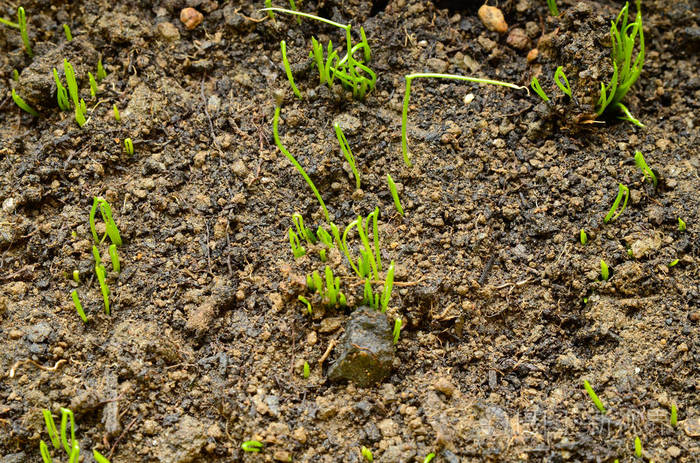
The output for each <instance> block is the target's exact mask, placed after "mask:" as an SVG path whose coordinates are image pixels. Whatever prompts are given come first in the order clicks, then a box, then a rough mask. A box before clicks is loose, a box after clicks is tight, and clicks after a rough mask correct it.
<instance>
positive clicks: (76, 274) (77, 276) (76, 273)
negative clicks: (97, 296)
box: [73, 270, 80, 283]
mask: <svg viewBox="0 0 700 463" xmlns="http://www.w3.org/2000/svg"><path fill="white" fill-rule="evenodd" d="M73 281H75V282H76V283H80V272H79V271H78V270H73Z"/></svg>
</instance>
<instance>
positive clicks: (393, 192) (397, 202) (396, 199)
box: [386, 174, 403, 216]
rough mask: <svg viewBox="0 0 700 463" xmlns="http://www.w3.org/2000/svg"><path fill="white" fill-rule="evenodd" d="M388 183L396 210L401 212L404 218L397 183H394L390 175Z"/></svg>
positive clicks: (387, 176) (387, 178)
mask: <svg viewBox="0 0 700 463" xmlns="http://www.w3.org/2000/svg"><path fill="white" fill-rule="evenodd" d="M386 181H387V183H388V184H389V192H390V193H391V197H392V199H393V200H394V206H396V210H397V211H399V214H401V216H403V207H401V201H400V200H399V193H398V192H397V191H396V183H394V179H393V178H391V175H389V174H386Z"/></svg>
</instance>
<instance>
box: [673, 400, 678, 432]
mask: <svg viewBox="0 0 700 463" xmlns="http://www.w3.org/2000/svg"><path fill="white" fill-rule="evenodd" d="M676 426H678V407H676V404H671V427H674V428H675V427H676Z"/></svg>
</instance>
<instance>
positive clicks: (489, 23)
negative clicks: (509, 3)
mask: <svg viewBox="0 0 700 463" xmlns="http://www.w3.org/2000/svg"><path fill="white" fill-rule="evenodd" d="M478 14H479V19H481V22H483V23H484V26H486V28H487V29H488V30H490V31H496V32H498V33H499V34H504V33H505V32H506V31H507V30H508V23H506V20H505V18H504V17H503V12H501V10H499V9H498V8H496V7H495V6H489V5H482V6H481V7H480V8H479V11H478Z"/></svg>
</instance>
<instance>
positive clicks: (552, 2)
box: [547, 0, 559, 16]
mask: <svg viewBox="0 0 700 463" xmlns="http://www.w3.org/2000/svg"><path fill="white" fill-rule="evenodd" d="M547 5H548V6H549V12H550V13H551V14H552V16H559V10H558V9H557V1H556V0H547Z"/></svg>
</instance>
